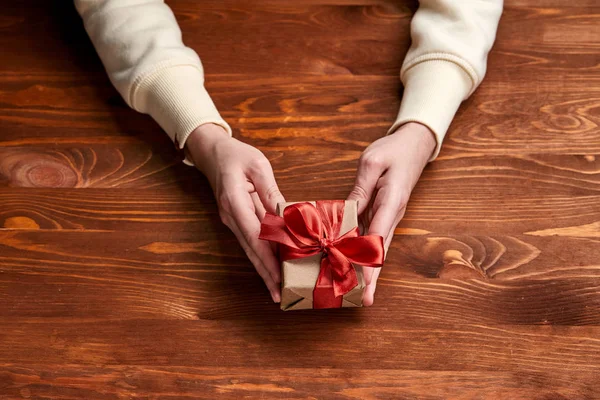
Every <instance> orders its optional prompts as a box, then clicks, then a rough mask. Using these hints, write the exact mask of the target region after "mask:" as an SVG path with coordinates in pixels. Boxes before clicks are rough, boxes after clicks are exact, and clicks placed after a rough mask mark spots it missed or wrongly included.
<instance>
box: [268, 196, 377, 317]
mask: <svg viewBox="0 0 600 400" xmlns="http://www.w3.org/2000/svg"><path fill="white" fill-rule="evenodd" d="M303 203H310V204H312V206H314V207H313V208H312V209H310V210H307V211H311V214H314V215H313V219H312V220H311V221H313V222H314V219H316V217H315V215H321V218H320V219H321V221H320V222H321V223H322V224H324V225H327V226H329V227H331V226H335V228H334V230H337V232H336V233H335V234H334V235H337V237H336V238H329V239H334V240H335V239H338V238H340V237H355V236H358V230H357V229H356V228H357V227H358V215H357V210H358V205H357V202H356V201H320V202H315V201H310V202H290V203H280V204H279V205H278V207H277V215H278V216H279V217H280V218H278V219H277V218H276V217H275V218H273V217H274V216H273V215H272V214H271V216H270V217H269V218H271V219H270V220H269V221H267V222H266V224H271V228H272V227H273V226H274V225H276V224H279V226H277V227H276V228H275V229H271V230H270V231H271V232H272V231H273V230H277V229H280V230H286V229H287V227H282V225H281V224H283V216H284V211H285V209H286V208H287V207H290V206H292V205H298V206H300V207H304V206H305V204H303ZM317 203H320V204H319V210H318V211H319V213H316V212H315V211H317ZM324 206H328V207H329V208H331V209H330V210H329V211H330V212H328V211H327V210H328V208H324ZM296 207H297V206H296ZM308 208H310V207H308ZM304 209H305V210H306V208H304ZM324 209H325V210H326V211H325V212H322V211H323V210H324ZM342 209H343V214H342V215H341V221H340V220H339V219H340V218H339V212H341V210H342ZM332 210H336V211H337V212H333V211H332ZM294 211H295V210H294ZM298 214H302V213H298ZM302 215H304V214H302ZM297 219H299V218H297ZM309 219H310V218H309ZM330 220H331V221H330ZM264 226H265V222H263V231H262V232H261V238H263V239H265V238H266V239H267V240H271V241H277V240H273V234H271V237H268V236H269V234H266V233H265V229H264ZM301 228H302V229H304V228H305V227H301ZM267 229H268V228H267ZM313 230H314V229H313ZM325 231H327V228H325ZM330 231H331V230H330ZM331 232H333V231H331ZM347 233H348V235H346V234H347ZM277 234H280V236H281V232H277ZM289 236H291V235H289ZM361 238H363V239H364V238H366V237H364V236H363V237H361ZM373 238H377V239H376V240H375V241H373V240H372V239H373ZM326 239H327V238H326V235H324V238H322V239H319V240H326ZM369 239H371V240H370V241H369ZM363 242H364V240H362V241H361V240H354V239H350V241H349V242H348V241H346V246H345V247H344V245H341V247H344V248H346V251H347V252H349V253H351V256H350V258H352V255H356V253H357V252H358V253H360V252H361V250H362V246H361V243H363ZM367 242H369V243H367V246H365V247H366V249H365V252H366V258H367V259H369V260H371V265H370V266H371V267H373V266H381V264H382V263H383V238H381V237H380V236H376V237H374V236H372V235H371V237H369V238H368V240H367ZM279 243H280V250H281V247H282V246H281V244H282V242H281V241H279ZM315 243H317V241H316V239H315ZM349 243H350V247H349V246H348V244H349ZM312 248H313V253H314V252H315V251H318V252H316V254H312V255H309V256H306V257H302V256H300V257H298V258H294V259H286V260H283V261H282V262H281V272H282V283H281V309H282V310H285V311H287V310H301V309H311V308H331V307H361V306H362V298H363V294H364V291H365V287H366V284H365V279H364V274H363V266H361V265H358V264H357V263H354V262H352V263H351V265H352V267H353V269H354V272H355V274H356V285H355V286H353V287H351V288H348V289H349V291H347V293H345V294H343V296H342V298H341V299H340V298H339V296H338V297H334V294H333V281H332V278H331V273H330V274H329V278H325V277H324V276H322V279H323V280H322V281H320V283H319V287H318V288H316V285H317V281H318V280H319V276H320V273H321V269H322V260H323V258H324V257H328V255H327V254H326V253H325V251H321V250H314V249H315V248H317V249H318V245H314V246H313V247H312ZM374 248H375V249H374ZM331 251H337V250H331ZM338 254H339V252H338ZM374 254H375V255H374ZM344 258H345V257H344ZM354 258H356V257H354ZM358 258H359V259H362V258H365V256H359V257H358ZM375 260H376V261H375ZM365 261H366V260H365ZM363 264H365V265H366V263H363ZM315 296H325V298H327V297H328V296H329V299H330V301H329V302H327V301H325V302H323V300H322V297H319V298H318V299H317V300H319V301H318V302H316V303H317V306H316V307H315V301H314V298H315ZM334 298H335V302H336V305H335V306H333V305H331V300H332V299H334ZM340 300H341V301H340ZM323 304H326V305H325V306H323ZM327 304H329V305H327Z"/></svg>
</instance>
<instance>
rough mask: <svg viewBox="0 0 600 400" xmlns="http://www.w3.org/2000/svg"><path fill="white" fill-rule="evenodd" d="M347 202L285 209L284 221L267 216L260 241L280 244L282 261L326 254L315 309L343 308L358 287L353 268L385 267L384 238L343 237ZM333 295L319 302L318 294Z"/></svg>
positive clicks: (355, 233) (352, 232)
mask: <svg viewBox="0 0 600 400" xmlns="http://www.w3.org/2000/svg"><path fill="white" fill-rule="evenodd" d="M344 208H345V202H344V201H317V202H316V205H312V204H311V203H296V204H292V205H290V206H288V207H286V208H285V210H284V212H283V217H280V216H277V215H275V214H271V213H267V214H266V215H265V218H264V219H263V222H262V225H261V231H260V238H261V239H263V240H269V241H271V242H276V243H278V244H279V245H280V246H279V249H280V255H279V256H280V259H281V261H287V260H293V259H297V258H304V257H309V256H312V255H315V254H318V253H323V256H322V258H321V269H320V271H319V278H318V279H317V284H316V286H315V290H314V292H313V295H314V298H313V304H314V308H330V307H336V306H337V307H341V304H342V297H341V296H343V295H344V294H346V293H348V292H349V291H350V290H352V289H353V288H354V287H356V286H357V285H358V278H357V276H356V270H355V269H354V266H353V264H357V265H361V266H363V267H381V266H382V265H383V259H384V250H383V238H382V237H381V236H378V235H366V236H359V232H358V227H354V228H353V229H351V230H350V231H348V232H345V233H343V234H341V232H340V229H341V226H342V220H343V216H344ZM327 288H332V289H333V293H331V295H326V296H322V297H324V298H325V299H324V298H321V299H320V298H319V297H320V296H317V293H323V292H324V291H327V292H328V293H329V292H330V291H331V289H327Z"/></svg>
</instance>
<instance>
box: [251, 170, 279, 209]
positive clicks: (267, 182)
mask: <svg viewBox="0 0 600 400" xmlns="http://www.w3.org/2000/svg"><path fill="white" fill-rule="evenodd" d="M250 179H251V180H252V183H253V184H254V189H255V190H256V193H258V197H259V198H260V201H261V203H262V204H263V205H264V206H265V209H266V210H267V211H268V212H270V213H273V214H274V213H275V210H276V209H277V203H283V202H285V198H284V197H283V195H282V194H281V191H280V190H279V187H278V186H277V182H276V181H275V176H274V175H273V169H272V168H271V164H268V161H267V164H266V165H265V166H264V167H263V168H262V169H261V170H260V171H256V172H255V173H253V174H252V176H250Z"/></svg>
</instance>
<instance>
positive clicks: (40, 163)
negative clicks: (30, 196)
mask: <svg viewBox="0 0 600 400" xmlns="http://www.w3.org/2000/svg"><path fill="white" fill-rule="evenodd" d="M0 176H4V177H5V178H6V179H7V180H8V182H9V184H10V185H11V186H18V187H48V188H58V187H76V186H77V183H78V181H79V179H78V175H77V172H76V171H74V170H73V168H72V167H71V166H70V165H68V164H67V163H66V162H64V161H63V160H59V159H57V158H55V157H53V156H52V155H50V154H47V153H43V152H41V153H38V152H34V151H27V150H25V149H19V148H16V149H9V150H8V151H6V152H3V154H0Z"/></svg>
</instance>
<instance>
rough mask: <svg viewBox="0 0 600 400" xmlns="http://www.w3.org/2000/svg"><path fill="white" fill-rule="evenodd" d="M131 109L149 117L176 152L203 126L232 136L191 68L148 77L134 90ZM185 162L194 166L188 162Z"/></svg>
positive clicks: (176, 68) (201, 78)
mask: <svg viewBox="0 0 600 400" xmlns="http://www.w3.org/2000/svg"><path fill="white" fill-rule="evenodd" d="M132 106H133V108H134V109H136V110H138V111H140V112H143V113H146V114H150V115H151V116H152V118H154V120H156V122H158V124H159V125H160V126H161V127H162V128H163V129H164V130H165V132H167V134H168V135H169V137H170V138H171V140H173V142H174V143H175V145H176V146H177V147H179V149H183V147H184V146H185V142H186V140H187V138H188V136H189V135H190V133H192V131H193V130H194V129H196V128H197V127H199V126H200V125H203V124H208V123H212V124H216V125H220V126H221V127H223V129H225V130H226V131H227V132H228V133H229V135H231V134H232V132H231V127H230V126H229V125H228V124H227V122H225V120H223V118H221V115H219V112H218V111H217V108H216V107H215V104H214V103H213V101H212V99H211V98H210V96H209V94H208V92H207V91H206V89H205V88H204V76H203V75H202V71H201V70H200V69H199V68H198V67H197V66H194V65H176V66H169V67H166V68H162V69H160V70H158V71H156V72H154V73H152V74H150V75H148V76H147V77H146V78H144V79H143V80H142V81H141V82H140V83H139V85H138V86H137V87H136V88H135V89H134V92H133V94H132ZM184 162H185V163H186V164H188V165H193V164H192V163H191V162H190V161H189V160H187V159H186V160H185V161H184Z"/></svg>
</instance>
